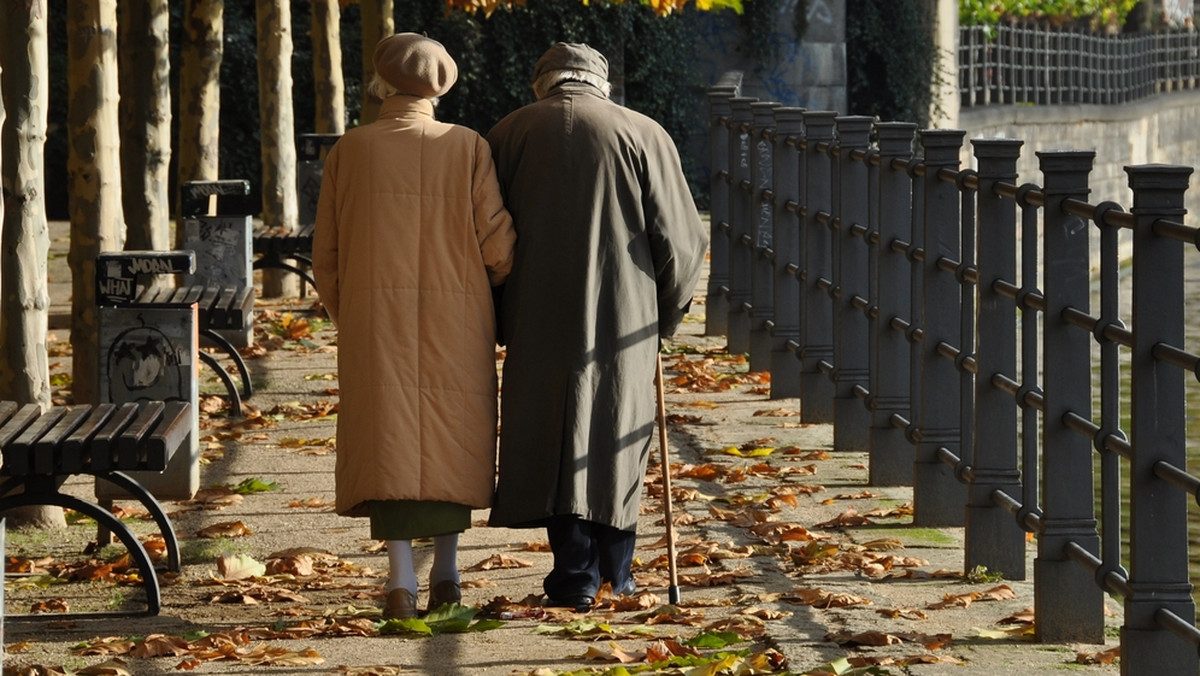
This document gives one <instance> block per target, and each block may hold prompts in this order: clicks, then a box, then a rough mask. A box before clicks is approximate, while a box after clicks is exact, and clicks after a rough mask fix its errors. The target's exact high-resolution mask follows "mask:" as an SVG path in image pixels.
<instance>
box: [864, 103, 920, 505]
mask: <svg viewBox="0 0 1200 676" xmlns="http://www.w3.org/2000/svg"><path fill="white" fill-rule="evenodd" d="M875 130H876V133H877V135H878V137H879V169H878V171H879V195H878V202H879V203H878V205H877V206H876V207H875V212H876V213H877V214H878V218H879V225H878V228H879V235H878V239H879V242H878V244H876V246H875V250H876V252H877V253H876V259H877V263H876V265H875V274H874V278H873V279H872V286H873V287H874V288H872V289H871V291H872V297H873V298H874V299H875V306H876V308H877V310H876V311H875V312H873V313H872V315H871V320H870V324H871V326H870V333H871V341H872V344H871V382H870V388H871V396H870V398H869V399H868V400H867V403H868V404H869V407H870V409H871V439H870V447H871V462H870V483H871V485H872V486H910V485H912V479H913V459H914V455H913V452H914V450H913V445H912V443H911V442H910V441H909V440H908V439H907V438H906V437H905V436H904V430H902V429H899V428H897V427H896V426H894V425H893V424H892V416H895V415H899V416H903V417H905V418H908V417H909V416H911V415H912V413H911V412H912V396H911V393H912V390H911V383H912V380H911V377H912V376H911V369H910V353H911V352H912V345H911V344H910V343H909V342H908V339H907V338H906V337H905V335H904V334H903V333H902V332H900V331H897V330H896V329H895V328H893V326H892V320H893V319H899V320H902V321H904V322H911V321H912V263H911V262H909V260H908V258H907V257H906V256H905V255H904V254H903V253H900V252H897V251H895V250H893V249H892V248H891V245H892V242H896V241H900V242H911V241H912V222H913V214H912V178H911V177H910V176H909V175H908V172H907V171H905V170H904V169H898V168H894V167H893V166H892V162H893V161H896V160H900V161H907V160H911V159H912V146H913V137H914V136H915V135H916V133H917V125H915V124H912V123H911V122H881V123H879V124H877V125H875Z"/></svg>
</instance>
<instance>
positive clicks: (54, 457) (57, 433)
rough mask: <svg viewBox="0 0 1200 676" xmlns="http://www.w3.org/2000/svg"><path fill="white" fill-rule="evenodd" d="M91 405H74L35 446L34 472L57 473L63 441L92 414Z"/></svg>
mask: <svg viewBox="0 0 1200 676" xmlns="http://www.w3.org/2000/svg"><path fill="white" fill-rule="evenodd" d="M91 412H92V407H91V406H72V407H71V409H70V410H69V411H67V413H66V415H64V416H63V417H62V418H61V419H60V420H59V421H58V423H57V424H55V425H54V427H53V428H51V429H50V430H49V431H48V432H46V433H45V434H43V435H42V437H41V438H40V439H38V440H37V443H35V444H34V446H33V473H34V474H57V473H58V472H56V471H55V468H56V467H58V466H59V464H60V461H61V459H62V458H61V457H60V454H61V453H62V445H63V442H64V441H65V440H66V439H67V437H69V436H70V435H71V434H72V433H74V432H75V430H76V429H78V428H79V426H80V424H82V423H83V421H84V420H85V419H86V418H87V417H88V416H89V415H91Z"/></svg>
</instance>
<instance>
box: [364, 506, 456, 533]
mask: <svg viewBox="0 0 1200 676" xmlns="http://www.w3.org/2000/svg"><path fill="white" fill-rule="evenodd" d="M368 506H369V508H370V517H371V538H372V539H375V540H412V539H414V538H428V537H435V536H438V535H449V534H450V533H461V532H463V531H465V530H466V529H468V528H470V527H471V508H470V507H468V506H467V505H460V504H458V503H455V502H443V501H438V500H371V501H370V502H369V503H368Z"/></svg>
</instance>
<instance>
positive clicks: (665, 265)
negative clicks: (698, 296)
mask: <svg viewBox="0 0 1200 676" xmlns="http://www.w3.org/2000/svg"><path fill="white" fill-rule="evenodd" d="M651 139H652V140H651V142H650V143H649V144H648V145H647V148H646V153H647V157H646V162H645V167H646V169H647V173H646V176H645V177H644V179H643V180H644V186H643V191H642V200H643V204H642V208H643V210H644V213H645V216H646V230H647V233H646V234H647V235H648V237H649V240H650V255H651V257H652V259H653V261H654V277H655V283H656V285H657V288H658V334H659V337H660V338H669V337H671V336H672V335H674V334H675V331H676V330H677V329H678V328H679V324H680V323H681V322H682V321H683V316H684V315H685V314H687V311H688V308H689V306H690V305H691V302H692V294H693V293H694V292H695V290H696V284H698V283H699V282H700V273H701V272H702V267H703V264H704V254H705V252H706V250H707V248H708V238H707V235H706V233H705V231H704V226H703V225H702V224H701V223H700V214H699V213H698V212H697V211H696V204H695V202H694V201H693V200H692V193H691V190H690V188H689V187H688V183H687V179H686V178H685V177H684V175H683V167H682V166H681V164H680V161H679V151H678V150H676V149H675V144H674V142H673V141H672V140H671V137H670V136H668V135H667V133H666V131H664V130H663V129H662V128H661V127H657V128H656V129H655V130H654V133H652V134H651Z"/></svg>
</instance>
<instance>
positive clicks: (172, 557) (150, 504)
mask: <svg viewBox="0 0 1200 676" xmlns="http://www.w3.org/2000/svg"><path fill="white" fill-rule="evenodd" d="M92 476H94V477H96V478H97V479H105V480H106V481H108V482H110V483H113V484H116V485H117V486H119V487H120V488H122V489H124V490H125V492H127V493H129V494H130V495H132V496H133V497H134V498H135V499H136V500H137V501H138V502H140V503H142V505H144V506H145V507H146V511H148V512H150V516H151V517H153V518H154V523H155V524H157V525H158V530H159V531H160V532H161V533H162V536H163V542H165V543H166V546H167V570H169V571H171V572H172V573H178V572H179V571H180V558H179V538H178V537H176V535H175V527H174V526H173V525H172V524H171V519H170V517H168V516H167V513H166V512H165V511H164V510H163V508H162V504H161V503H160V502H159V501H158V499H157V498H155V497H154V496H153V495H151V494H150V491H148V490H146V487H145V486H143V485H141V484H139V483H138V482H136V481H134V480H133V478H132V477H130V476H129V475H128V474H126V473H124V472H105V473H103V474H93V475H92ZM108 502H109V504H111V503H112V501H111V500H110V501H108Z"/></svg>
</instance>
